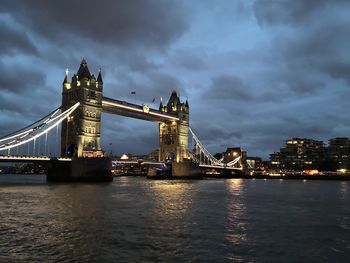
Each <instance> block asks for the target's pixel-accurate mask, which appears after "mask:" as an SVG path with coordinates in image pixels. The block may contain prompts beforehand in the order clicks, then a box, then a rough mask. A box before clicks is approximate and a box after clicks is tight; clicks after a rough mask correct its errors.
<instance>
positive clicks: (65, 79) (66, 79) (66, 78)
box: [62, 69, 69, 84]
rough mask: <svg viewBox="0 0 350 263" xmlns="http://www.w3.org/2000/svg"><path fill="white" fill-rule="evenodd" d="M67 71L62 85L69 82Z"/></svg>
mask: <svg viewBox="0 0 350 263" xmlns="http://www.w3.org/2000/svg"><path fill="white" fill-rule="evenodd" d="M68 72H69V71H68V69H66V74H65V76H64V80H63V83H62V84H66V83H69V81H68Z"/></svg>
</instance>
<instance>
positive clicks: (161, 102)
mask: <svg viewBox="0 0 350 263" xmlns="http://www.w3.org/2000/svg"><path fill="white" fill-rule="evenodd" d="M162 109H163V98H162V97H160V103H159V110H162Z"/></svg>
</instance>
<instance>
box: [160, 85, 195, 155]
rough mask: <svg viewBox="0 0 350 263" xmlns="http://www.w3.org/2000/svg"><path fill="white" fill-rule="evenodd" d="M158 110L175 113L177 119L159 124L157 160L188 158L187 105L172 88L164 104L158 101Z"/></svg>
mask: <svg viewBox="0 0 350 263" xmlns="http://www.w3.org/2000/svg"><path fill="white" fill-rule="evenodd" d="M159 110H161V111H163V112H166V113H168V114H172V115H175V116H176V117H178V118H179V120H178V121H172V122H171V121H169V122H163V123H160V124H159V146H160V147H159V161H160V162H167V161H175V162H182V161H183V160H184V159H187V158H188V128H189V105H188V101H187V100H186V102H185V103H181V101H180V98H179V96H178V95H177V93H176V91H175V90H174V91H173V92H172V94H171V96H170V99H169V101H168V103H167V105H166V106H163V102H162V101H161V102H160V105H159Z"/></svg>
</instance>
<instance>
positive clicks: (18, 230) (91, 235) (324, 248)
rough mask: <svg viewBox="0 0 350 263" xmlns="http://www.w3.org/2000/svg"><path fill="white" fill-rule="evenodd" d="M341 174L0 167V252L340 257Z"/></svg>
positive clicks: (29, 256)
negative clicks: (100, 173)
mask: <svg viewBox="0 0 350 263" xmlns="http://www.w3.org/2000/svg"><path fill="white" fill-rule="evenodd" d="M349 257H350V181H317V180H316V181H302V180H263V179H255V180H248V179H226V180H224V179H215V180H213V179H212V180H189V181H180V180H177V181H170V180H168V181H160V180H147V179H146V178H142V177H119V178H115V179H114V182H112V183H99V184H87V183H85V184H83V183H72V184H50V183H46V181H45V177H44V176H40V175H23V176H22V175H0V262H23V261H25V262H349V261H348V260H349Z"/></svg>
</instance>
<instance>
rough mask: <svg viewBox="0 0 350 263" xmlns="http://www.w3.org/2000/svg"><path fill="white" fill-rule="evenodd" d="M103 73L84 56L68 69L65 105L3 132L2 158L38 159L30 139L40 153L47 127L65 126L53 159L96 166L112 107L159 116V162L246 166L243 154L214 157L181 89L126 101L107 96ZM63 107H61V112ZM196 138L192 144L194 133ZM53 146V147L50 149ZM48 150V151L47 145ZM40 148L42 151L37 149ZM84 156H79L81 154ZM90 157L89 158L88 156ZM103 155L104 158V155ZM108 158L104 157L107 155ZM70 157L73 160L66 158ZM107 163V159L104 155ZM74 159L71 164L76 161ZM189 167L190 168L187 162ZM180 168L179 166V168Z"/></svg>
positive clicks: (122, 111) (124, 112)
mask: <svg viewBox="0 0 350 263" xmlns="http://www.w3.org/2000/svg"><path fill="white" fill-rule="evenodd" d="M103 89H104V84H103V79H102V72H101V70H100V71H99V73H98V76H97V78H96V77H95V76H94V75H93V74H91V73H90V70H89V68H88V65H87V62H86V60H85V59H83V60H82V62H81V63H80V66H79V69H78V71H77V73H76V74H74V75H73V76H72V78H71V79H70V80H69V77H68V70H67V71H66V73H65V76H64V80H63V83H62V106H60V107H59V108H58V109H56V110H55V111H53V112H52V113H50V114H49V115H47V116H45V117H44V118H42V119H40V120H39V121H37V122H35V123H33V124H31V125H29V126H27V127H25V128H24V129H21V130H19V131H17V132H15V133H12V134H10V135H7V136H5V137H3V138H0V153H1V151H7V156H4V155H2V156H0V161H6V160H7V161H10V160H13V161H18V160H23V161H30V160H33V161H35V160H37V161H38V160H39V159H35V158H38V157H35V156H32V157H31V156H29V145H30V144H32V145H33V153H36V141H37V140H39V148H40V138H41V137H45V151H46V149H47V148H48V146H47V141H48V133H49V131H50V130H52V129H54V128H55V127H56V131H57V134H58V133H59V131H58V127H59V125H60V126H61V132H60V137H61V138H60V139H61V140H60V142H61V143H60V144H61V145H60V156H57V157H60V159H57V158H55V159H54V160H55V162H54V163H65V164H64V165H62V166H63V167H64V169H66V170H67V169H68V168H67V167H68V166H67V163H68V162H69V161H71V160H73V161H72V162H74V161H75V160H79V161H76V163H79V165H76V168H69V169H71V170H74V169H75V170H77V169H78V170H79V167H80V168H81V169H82V170H84V169H85V170H86V169H90V170H94V169H95V170H96V165H97V166H98V161H96V160H93V159H96V158H97V157H98V158H100V157H104V152H103V150H102V148H101V143H100V141H101V114H102V113H108V114H114V115H121V116H125V117H130V118H136V119H141V120H145V121H151V122H155V123H157V125H158V129H159V162H162V163H164V162H172V163H173V170H174V167H175V168H176V167H178V168H176V169H177V170H178V171H181V172H180V173H186V172H187V171H188V169H191V167H193V164H197V167H198V166H201V167H204V168H207V169H208V168H213V169H218V168H219V169H220V168H223V169H224V168H225V169H226V168H229V169H237V170H241V169H242V167H241V165H239V164H241V162H239V158H240V156H238V157H237V158H238V159H237V160H233V161H231V162H230V163H228V164H224V163H223V162H222V160H217V159H216V158H214V157H213V156H212V155H211V154H210V153H209V152H208V151H207V150H206V149H205V147H204V146H203V144H202V143H201V142H200V141H199V139H198V137H197V136H196V135H195V134H194V132H193V131H192V130H191V129H190V126H189V103H188V101H187V100H186V101H185V102H181V100H180V98H179V96H178V95H177V93H176V91H173V92H172V94H171V96H170V98H169V100H168V102H167V103H166V104H164V105H163V102H162V100H161V102H160V105H159V108H158V109H154V108H150V107H149V106H148V105H146V104H143V105H138V104H134V103H130V102H127V101H122V100H118V99H112V98H107V97H104V96H103ZM59 112H61V113H59ZM190 136H191V138H192V142H193V143H192V145H191V149H190V147H189V138H190ZM24 144H27V145H28V156H26V157H23V156H17V157H16V156H13V155H12V156H11V154H10V150H11V149H13V148H16V147H17V149H18V147H20V146H21V145H24ZM47 150H48V149H47ZM47 152H48V151H47ZM38 153H39V151H38ZM40 158H41V159H40V161H44V159H45V161H47V160H50V157H49V156H40ZM82 158H83V159H84V160H80V159H82ZM88 158H90V159H89V160H91V161H89V162H88V161H87V160H86V159H88ZM100 159H101V158H100ZM102 159H103V158H102ZM67 161H68V162H67ZM103 163H104V164H105V163H106V162H105V161H103ZM89 165H90V166H91V167H90V168H87V166H89ZM73 166H74V165H72V167H73ZM184 167H186V168H184ZM176 169H175V170H176Z"/></svg>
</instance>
